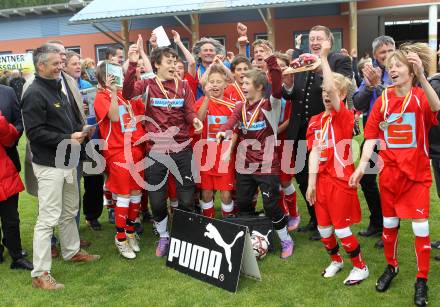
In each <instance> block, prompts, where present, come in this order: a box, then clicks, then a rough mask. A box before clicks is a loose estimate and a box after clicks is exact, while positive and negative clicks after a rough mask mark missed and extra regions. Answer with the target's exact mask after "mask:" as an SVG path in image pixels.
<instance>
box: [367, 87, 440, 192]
mask: <svg viewBox="0 0 440 307" xmlns="http://www.w3.org/2000/svg"><path fill="white" fill-rule="evenodd" d="M384 91H385V90H384ZM411 91H412V92H411V93H412V95H410V96H408V97H410V98H409V103H408V106H407V108H406V110H405V112H404V113H403V114H402V116H400V114H401V110H402V105H403V102H404V100H405V97H399V96H396V93H395V89H394V88H393V87H389V88H387V89H386V92H385V93H384V94H383V97H379V98H378V99H377V100H376V102H375V103H374V105H373V109H372V110H371V113H370V115H369V117H368V121H367V124H366V126H365V131H364V136H365V139H380V140H382V141H384V142H385V144H386V148H383V149H382V150H380V152H379V155H380V157H382V159H383V161H384V163H385V167H386V165H387V164H388V165H391V164H392V165H398V166H399V168H400V170H401V171H402V172H404V173H405V174H406V175H407V176H408V178H409V179H410V180H413V181H418V182H426V183H427V185H430V184H431V182H432V178H431V167H430V164H429V156H428V150H429V144H428V132H429V129H431V127H432V126H434V125H437V124H438V120H437V112H433V111H432V110H431V108H430V106H429V103H428V99H427V98H426V95H425V93H424V92H423V89H422V88H420V87H413V88H412V89H411ZM386 98H387V99H388V112H386V113H387V119H388V120H387V122H389V124H388V126H387V127H386V128H385V129H384V131H382V130H381V129H380V128H379V125H380V124H381V122H383V121H384V111H385V105H386V103H385V101H383V100H386Z"/></svg>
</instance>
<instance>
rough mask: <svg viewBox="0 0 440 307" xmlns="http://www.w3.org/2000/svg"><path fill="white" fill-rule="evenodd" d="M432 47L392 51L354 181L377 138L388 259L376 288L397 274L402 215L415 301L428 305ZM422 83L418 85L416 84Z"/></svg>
mask: <svg viewBox="0 0 440 307" xmlns="http://www.w3.org/2000/svg"><path fill="white" fill-rule="evenodd" d="M432 53H433V51H432V50H431V49H430V48H429V47H428V45H426V44H422V43H418V44H405V45H403V46H401V47H400V49H399V50H397V51H395V52H394V53H392V54H391V55H390V56H389V57H388V58H387V61H386V68H387V70H388V74H389V75H390V77H391V79H392V81H393V85H392V86H391V87H388V88H387V89H385V90H384V91H383V93H382V97H379V98H378V99H377V101H376V102H375V104H374V106H373V109H372V111H371V113H370V116H369V118H368V121H367V125H366V127H365V132H364V135H365V139H366V142H365V145H364V151H363V153H362V157H361V161H360V163H359V166H358V168H357V169H356V172H355V173H354V174H353V175H352V177H351V178H350V185H352V186H353V187H355V186H357V184H358V183H359V180H360V179H361V178H362V176H363V174H364V173H365V171H366V168H367V165H368V160H369V158H370V157H371V155H372V152H373V147H374V145H375V143H376V142H377V140H380V141H381V143H384V144H386V147H385V148H383V147H384V146H381V147H382V148H381V150H380V152H379V156H380V157H381V158H382V160H383V169H382V171H381V173H380V175H379V190H380V197H381V203H382V213H383V224H384V225H383V233H382V239H383V242H384V254H385V258H386V260H387V262H388V266H387V268H386V269H385V272H384V273H383V274H382V275H381V276H380V277H379V279H378V280H377V283H376V290H377V291H379V292H383V291H386V290H387V289H388V287H389V286H390V284H391V281H392V280H393V278H394V277H395V276H396V275H397V273H398V271H399V269H398V262H397V233H398V229H399V228H398V227H399V220H400V219H412V229H413V232H414V235H415V251H416V258H417V281H416V283H415V294H414V303H415V304H416V305H417V306H424V305H426V304H427V299H428V286H427V279H428V272H429V265H430V259H429V257H430V253H431V245H430V240H429V224H428V217H429V188H430V186H431V183H432V178H431V168H430V161H429V157H428V148H429V145H428V132H429V129H430V128H431V127H432V126H433V125H437V124H438V122H437V113H436V112H437V111H439V109H440V101H439V98H438V96H437V94H436V93H435V91H434V90H433V88H432V87H431V85H430V84H429V82H428V81H427V79H426V76H425V74H424V72H425V71H427V70H428V68H429V65H430V62H431V60H432ZM417 83H419V84H420V85H421V88H420V87H416V84H417Z"/></svg>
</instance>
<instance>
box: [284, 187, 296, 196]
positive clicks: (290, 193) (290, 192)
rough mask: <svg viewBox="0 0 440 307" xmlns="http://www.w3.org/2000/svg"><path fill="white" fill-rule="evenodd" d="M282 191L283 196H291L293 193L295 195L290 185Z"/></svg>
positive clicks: (293, 188)
mask: <svg viewBox="0 0 440 307" xmlns="http://www.w3.org/2000/svg"><path fill="white" fill-rule="evenodd" d="M283 191H284V195H292V194H293V193H295V187H294V186H293V184H290V185H289V186H288V187H286V188H283Z"/></svg>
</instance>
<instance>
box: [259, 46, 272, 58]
mask: <svg viewBox="0 0 440 307" xmlns="http://www.w3.org/2000/svg"><path fill="white" fill-rule="evenodd" d="M260 46H261V48H263V50H264V54H263V58H264V60H266V59H268V58H269V57H270V56H272V55H273V51H272V49H270V47H269V46H268V45H266V44H261V45H260Z"/></svg>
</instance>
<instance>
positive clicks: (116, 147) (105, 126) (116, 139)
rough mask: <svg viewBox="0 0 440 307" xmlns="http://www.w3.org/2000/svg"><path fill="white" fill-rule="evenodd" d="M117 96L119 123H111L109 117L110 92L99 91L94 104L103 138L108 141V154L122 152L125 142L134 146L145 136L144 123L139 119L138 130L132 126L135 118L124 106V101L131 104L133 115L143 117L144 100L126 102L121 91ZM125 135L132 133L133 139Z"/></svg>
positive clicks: (137, 122)
mask: <svg viewBox="0 0 440 307" xmlns="http://www.w3.org/2000/svg"><path fill="white" fill-rule="evenodd" d="M117 95H118V98H119V99H118V106H119V122H111V121H110V119H109V118H108V117H107V114H108V111H109V108H110V103H111V98H110V93H109V92H108V91H106V90H98V92H97V94H96V98H95V103H94V108H95V113H96V119H97V121H98V123H99V132H100V134H101V138H103V139H104V140H106V141H107V144H108V152H107V153H106V154H112V153H113V152H116V151H118V152H120V151H121V150H123V148H124V142H130V143H131V144H134V143H135V142H136V141H137V140H139V139H140V138H141V137H142V136H144V134H145V130H144V128H143V126H142V122H141V121H140V120H139V119H137V120H136V128H133V127H132V126H131V123H133V122H132V120H133V118H132V116H131V114H130V112H129V110H128V109H127V107H126V106H124V104H123V101H124V102H125V103H129V104H130V106H131V108H132V110H133V114H134V115H135V116H139V115H143V114H144V110H145V106H144V104H143V103H142V100H141V99H135V100H134V99H133V100H130V101H128V100H125V99H123V98H122V92H121V91H118V92H117ZM125 133H131V137H130V138H126V137H125ZM131 144H130V145H131Z"/></svg>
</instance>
